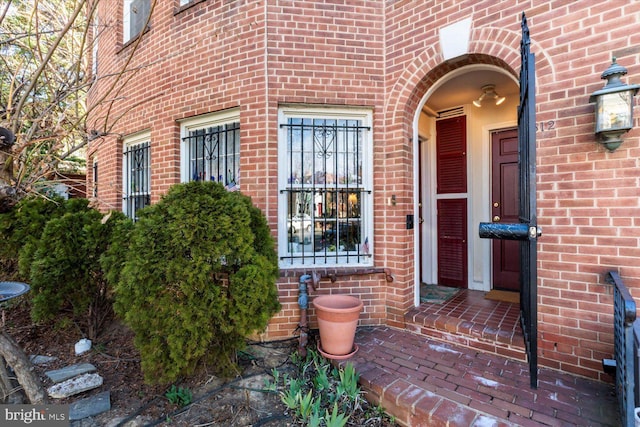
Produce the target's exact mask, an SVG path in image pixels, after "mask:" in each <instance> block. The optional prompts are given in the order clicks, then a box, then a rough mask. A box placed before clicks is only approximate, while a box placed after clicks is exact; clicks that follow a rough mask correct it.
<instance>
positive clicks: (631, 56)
mask: <svg viewBox="0 0 640 427" xmlns="http://www.w3.org/2000/svg"><path fill="white" fill-rule="evenodd" d="M118 3H120V2H106V3H105V4H104V5H103V6H101V7H103V9H101V10H100V12H99V14H100V15H99V16H100V20H99V22H100V23H101V24H103V25H104V26H105V28H104V30H103V31H102V32H101V34H100V44H99V52H100V53H99V54H100V60H99V63H98V75H99V77H100V84H99V85H97V86H96V87H94V88H93V89H92V92H91V94H90V100H89V101H90V104H95V105H97V107H96V108H95V110H94V111H93V112H92V113H91V115H90V118H89V129H96V130H97V131H99V132H100V133H101V135H103V136H101V137H100V138H98V139H96V140H94V141H93V142H92V143H91V145H90V150H89V156H90V158H97V159H98V162H99V168H100V189H99V198H100V200H99V202H100V203H101V206H102V207H103V208H104V209H107V208H110V207H118V206H120V204H121V194H120V188H121V175H120V172H119V169H120V162H121V157H122V155H121V153H122V146H121V142H118V141H120V140H121V137H122V136H124V135H127V134H130V133H133V132H137V131H141V130H145V129H150V131H151V139H152V144H151V156H152V174H153V175H152V176H153V178H152V201H157V200H158V198H159V197H160V195H161V194H163V193H164V192H166V191H167V189H168V188H169V186H170V185H172V184H174V183H176V182H179V180H180V170H179V169H180V165H179V162H180V157H179V154H180V153H179V136H180V135H179V123H178V122H177V121H178V120H180V119H184V118H188V117H193V116H197V115H200V114H204V113H209V112H213V111H222V110H225V109H228V108H232V107H240V122H241V141H242V149H241V189H242V191H243V192H244V193H246V194H248V195H250V196H252V199H253V201H254V203H255V204H256V205H257V206H259V207H260V208H261V209H262V210H263V211H264V212H265V214H266V215H267V217H268V219H269V221H270V223H271V224H274V226H273V231H274V235H275V232H276V230H275V224H276V223H277V213H278V210H277V204H278V203H277V202H278V184H277V182H278V181H277V170H278V164H277V154H278V153H277V132H278V129H277V112H278V106H279V105H282V104H289V103H301V104H312V105H324V104H331V105H341V106H342V105H344V106H360V107H369V108H372V109H373V118H374V130H373V139H374V170H375V173H374V177H375V178H374V192H375V194H376V199H375V201H374V211H375V223H374V227H375V236H376V237H375V239H376V240H375V242H374V247H375V254H374V255H375V259H374V262H375V265H376V266H380V267H387V268H389V269H391V271H392V272H393V274H394V276H395V280H394V281H393V282H392V283H387V282H386V281H385V280H384V278H383V277H380V276H379V275H371V276H352V277H350V278H347V279H345V280H344V281H341V282H340V283H339V284H337V285H336V284H331V283H330V282H327V281H323V282H321V286H320V290H319V291H318V293H327V292H348V293H355V294H359V295H361V296H362V297H363V299H364V300H365V315H364V316H363V323H364V324H376V323H387V324H389V325H392V326H402V325H403V323H404V318H403V315H404V313H405V312H406V311H407V309H409V308H410V307H411V306H412V305H413V293H414V288H413V287H414V262H415V261H414V257H415V256H416V251H415V246H414V231H412V230H406V229H405V215H406V214H411V213H413V209H414V207H413V205H414V166H413V156H414V153H413V147H414V146H413V117H414V115H415V112H416V111H417V109H418V108H419V107H420V105H419V104H420V100H421V99H422V97H423V95H424V94H425V93H427V91H428V90H429V88H430V87H431V86H432V85H433V84H434V83H435V82H436V81H437V80H438V79H439V78H441V77H443V76H444V75H446V73H447V72H449V71H451V70H453V69H456V68H458V67H461V66H464V65H469V64H479V63H484V64H493V65H497V66H500V67H502V68H503V69H505V70H507V71H508V72H510V73H512V74H513V75H517V73H518V71H519V65H520V55H519V43H520V15H521V13H522V11H526V13H527V16H528V18H529V27H530V30H531V38H532V45H531V50H532V52H534V53H535V55H536V65H537V97H536V100H537V121H538V122H543V123H545V130H544V131H542V130H541V131H539V132H538V134H537V138H538V159H537V160H538V183H537V184H538V218H539V224H540V226H541V227H542V228H543V232H544V235H543V237H542V238H541V239H540V241H539V262H538V275H539V283H538V285H539V290H538V293H539V338H540V354H539V360H540V362H541V364H543V365H546V366H550V367H554V368H559V369H562V370H565V371H569V372H573V373H578V374H581V375H585V376H590V377H599V376H600V365H599V364H600V359H601V358H602V357H610V356H611V351H612V330H613V329H612V314H611V312H612V307H611V303H612V298H611V288H610V286H609V285H607V284H604V283H603V277H604V274H605V273H606V271H608V270H610V269H614V270H618V271H620V273H621V276H622V278H623V280H624V281H625V283H626V284H627V286H629V287H630V288H632V293H633V294H634V295H635V296H636V297H637V298H640V269H639V267H638V266H637V264H638V263H637V262H636V261H637V260H638V259H639V257H640V249H638V248H639V247H640V245H639V243H640V242H639V240H640V231H638V230H640V227H638V225H640V224H639V223H640V219H638V218H640V206H639V203H640V202H639V201H640V197H639V196H640V191H639V190H638V188H639V187H640V186H639V184H640V182H639V179H640V172H639V171H640V168H639V167H638V166H639V165H638V160H637V159H638V157H639V154H640V130H638V129H637V128H638V127H639V126H640V120H639V119H638V118H636V119H635V124H636V129H634V130H632V131H631V132H630V133H628V134H627V135H626V136H625V142H624V144H623V145H622V147H621V148H620V149H618V150H617V151H616V152H614V153H609V152H607V151H606V150H605V149H603V148H602V147H601V146H599V145H597V144H595V143H594V136H593V128H594V124H593V105H592V104H589V103H588V100H589V95H590V94H591V93H592V92H593V91H595V90H596V89H599V88H601V87H602V85H603V83H602V82H601V81H600V79H599V76H600V73H601V72H602V71H603V70H604V69H605V68H606V67H607V66H608V65H609V63H610V58H611V56H612V55H614V54H615V55H616V56H617V57H618V61H619V63H620V64H621V65H624V66H625V67H627V68H628V70H629V74H628V76H627V79H628V81H630V82H634V83H639V82H640V48H639V47H638V46H640V33H638V31H637V22H638V19H639V17H640V3H639V2H634V1H622V0H620V1H616V2H607V3H602V4H595V3H593V2H575V1H568V0H567V1H562V0H559V1H556V2H546V1H515V0H514V1H510V2H499V3H497V2H493V1H488V0H487V1H471V0H468V1H445V2H443V1H387V2H383V1H382V0H373V1H364V0H362V1H355V2H344V1H338V0H334V1H329V0H326V1H321V0H318V1H277V2H276V1H273V0H268V1H266V2H265V1H237V2H228V1H221V0H220V1H215V0H207V1H199V2H194V4H193V5H192V6H190V7H186V8H182V9H179V8H178V7H177V1H176V2H174V1H169V0H164V1H159V2H158V5H157V6H156V9H155V10H154V12H153V17H152V20H151V28H150V30H148V31H147V33H146V34H145V36H144V37H142V38H141V39H140V43H139V44H137V43H136V41H135V40H134V41H132V42H131V43H129V44H128V45H126V46H122V43H121V41H120V40H121V39H122V34H121V29H120V28H119V26H118V19H117V17H118V16H120V15H121V10H114V9H113V8H114V7H121V5H120V6H118ZM104 7H107V8H109V9H108V10H107V9H104ZM468 17H471V18H472V28H471V37H470V41H469V53H470V55H468V56H466V57H464V58H461V59H460V60H458V61H449V62H444V61H443V58H442V54H441V51H440V45H439V33H438V30H439V28H440V27H442V26H444V25H447V24H450V23H453V22H457V21H459V20H461V19H464V18H468ZM613 23H615V25H614V24H613ZM133 51H135V55H133V57H132V60H131V63H130V65H129V67H128V68H129V69H131V70H135V71H130V72H127V73H126V74H124V75H123V76H121V77H120V78H119V79H116V77H109V75H110V74H114V73H116V74H115V75H117V72H118V70H120V69H121V68H122V67H123V66H124V64H125V63H126V62H127V61H128V60H129V56H130V55H131V53H132V52H133ZM636 105H638V100H637V98H636ZM635 110H636V111H635V112H636V116H640V111H639V109H638V108H637V107H636V109H635ZM550 123H553V128H551V129H550V126H548V124H550ZM89 164H91V163H89ZM89 180H91V177H89ZM88 188H91V182H89V186H88ZM392 195H395V196H396V205H395V206H393V207H389V206H387V205H386V203H385V201H386V200H387V199H388V198H390V197H391V196H392ZM303 273H304V271H298V270H291V271H283V273H282V277H281V280H280V282H279V291H280V298H281V302H282V303H283V310H282V312H281V313H279V314H278V315H277V316H276V317H275V318H274V320H273V321H272V322H271V324H270V326H269V329H268V331H267V336H268V337H272V338H278V337H285V336H290V335H291V333H292V331H293V329H294V328H295V327H296V325H297V322H298V316H299V311H298V308H297V293H298V277H299V276H300V274H303ZM312 314H313V313H312ZM312 319H313V316H312ZM312 326H314V323H313V322H312Z"/></svg>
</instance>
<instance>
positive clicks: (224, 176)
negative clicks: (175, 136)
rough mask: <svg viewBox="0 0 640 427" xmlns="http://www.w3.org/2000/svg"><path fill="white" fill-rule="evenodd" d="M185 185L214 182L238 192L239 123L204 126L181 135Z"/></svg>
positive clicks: (192, 128) (187, 129) (185, 131)
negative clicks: (187, 182) (197, 182)
mask: <svg viewBox="0 0 640 427" xmlns="http://www.w3.org/2000/svg"><path fill="white" fill-rule="evenodd" d="M183 135H184V136H183V138H182V141H183V147H184V150H185V152H186V153H185V154H186V159H187V161H186V169H187V170H186V173H185V174H186V179H185V180H186V181H216V182H220V183H222V184H223V185H224V186H225V187H226V188H227V189H229V190H236V189H238V188H239V176H240V122H239V121H235V120H234V121H231V122H228V123H220V124H218V123H213V124H203V126H195V127H193V126H192V127H187V128H186V129H185V130H184V131H183Z"/></svg>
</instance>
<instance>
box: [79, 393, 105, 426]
mask: <svg viewBox="0 0 640 427" xmlns="http://www.w3.org/2000/svg"><path fill="white" fill-rule="evenodd" d="M110 409H111V394H110V393H109V392H108V391H103V392H101V393H98V394H96V395H94V396H91V397H87V398H86V399H81V400H78V401H77V402H73V403H72V404H71V405H69V420H70V421H75V420H81V419H83V418H88V417H93V416H94V415H98V414H102V413H103V412H107V411H108V410H110Z"/></svg>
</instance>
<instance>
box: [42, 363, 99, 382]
mask: <svg viewBox="0 0 640 427" xmlns="http://www.w3.org/2000/svg"><path fill="white" fill-rule="evenodd" d="M95 370H96V367H95V366H93V365H92V364H91V363H79V364H77V365H69V366H65V367H64V368H62V369H56V370H55V371H47V372H45V373H44V374H45V375H46V376H47V377H49V379H50V380H51V381H53V382H54V383H60V382H62V381H66V380H68V379H69V378H73V377H77V376H78V375H82V374H88V373H89V372H93V371H95Z"/></svg>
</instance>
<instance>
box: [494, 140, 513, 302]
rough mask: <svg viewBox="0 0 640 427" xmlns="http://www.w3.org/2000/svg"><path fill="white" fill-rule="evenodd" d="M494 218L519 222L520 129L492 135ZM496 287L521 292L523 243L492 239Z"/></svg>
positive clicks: (496, 220)
mask: <svg viewBox="0 0 640 427" xmlns="http://www.w3.org/2000/svg"><path fill="white" fill-rule="evenodd" d="M491 154H492V177H491V181H492V183H491V187H492V189H491V206H492V207H491V216H492V219H493V222H504V223H511V224H513V223H518V222H520V221H519V218H518V130H517V129H509V130H504V131H499V132H494V133H492V134H491ZM492 245H493V288H494V289H504V290H508V291H520V242H519V241H516V240H493V241H492Z"/></svg>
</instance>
